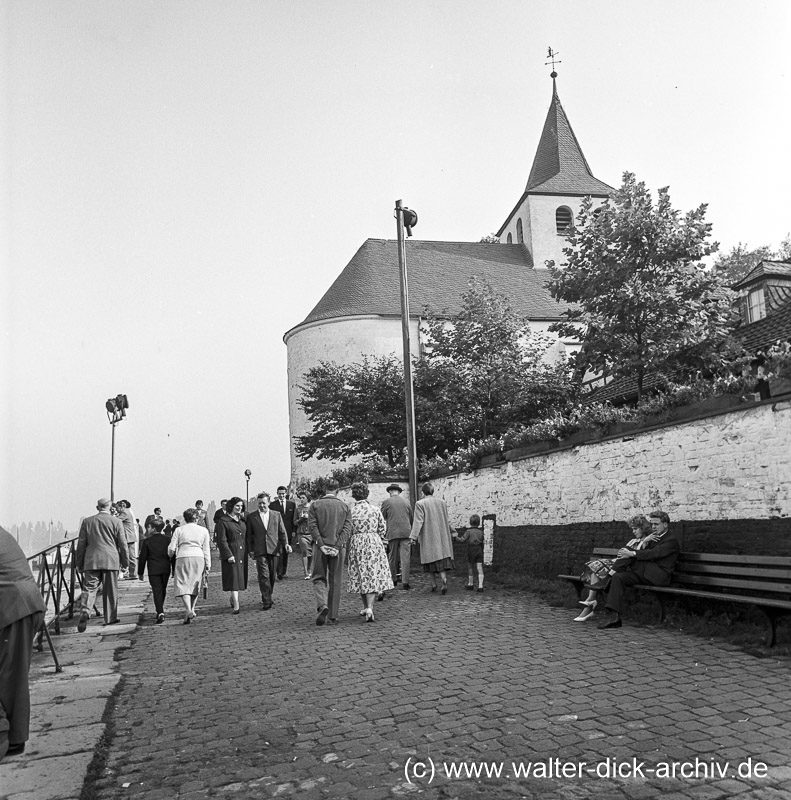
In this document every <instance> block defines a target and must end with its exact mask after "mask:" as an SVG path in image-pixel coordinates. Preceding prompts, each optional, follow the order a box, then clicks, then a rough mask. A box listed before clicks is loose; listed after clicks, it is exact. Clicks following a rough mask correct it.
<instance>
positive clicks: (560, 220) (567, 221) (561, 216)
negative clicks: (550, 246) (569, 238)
mask: <svg viewBox="0 0 791 800" xmlns="http://www.w3.org/2000/svg"><path fill="white" fill-rule="evenodd" d="M555 227H556V229H557V232H558V233H560V234H563V235H566V234H568V233H569V232H570V231H571V228H572V216H571V209H570V208H569V207H568V206H560V207H559V208H558V209H557V211H555Z"/></svg>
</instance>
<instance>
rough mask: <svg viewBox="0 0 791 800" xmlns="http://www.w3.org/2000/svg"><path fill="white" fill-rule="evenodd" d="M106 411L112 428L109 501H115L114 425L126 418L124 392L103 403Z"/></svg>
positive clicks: (126, 403) (127, 401)
mask: <svg viewBox="0 0 791 800" xmlns="http://www.w3.org/2000/svg"><path fill="white" fill-rule="evenodd" d="M104 408H105V410H106V411H107V419H108V421H109V422H110V425H111V426H112V429H113V435H112V445H111V449H110V502H111V503H113V502H115V426H116V425H117V424H118V423H119V422H120V421H121V420H122V419H125V418H126V409H127V408H129V400H127V398H126V395H125V394H118V395H116V396H115V397H111V398H110V399H109V400H107V402H106V403H105V404H104Z"/></svg>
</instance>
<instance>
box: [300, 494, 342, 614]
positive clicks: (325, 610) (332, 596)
mask: <svg viewBox="0 0 791 800" xmlns="http://www.w3.org/2000/svg"><path fill="white" fill-rule="evenodd" d="M339 488H340V486H339V484H338V481H336V480H334V479H330V480H329V481H327V493H326V494H325V495H324V497H322V498H320V499H319V500H314V501H313V502H312V503H311V504H310V511H309V516H308V533H309V534H310V538H311V541H312V542H313V567H312V570H311V574H310V579H311V581H312V582H313V594H314V595H315V597H316V609H317V611H318V612H319V615H318V616H317V617H316V625H323V624H324V623H325V622H326V621H327V617H329V618H330V622H337V620H338V609H339V608H340V605H341V582H342V581H343V558H344V555H345V553H344V548H345V547H346V542H348V541H349V537H350V536H351V534H352V513H351V511H350V510H349V507H348V506H347V505H346V503H344V502H343V500H341V499H340V498H339V497H338V489H339Z"/></svg>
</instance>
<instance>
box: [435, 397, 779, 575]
mask: <svg viewBox="0 0 791 800" xmlns="http://www.w3.org/2000/svg"><path fill="white" fill-rule="evenodd" d="M432 482H433V483H434V486H435V496H437V497H441V498H443V499H444V500H445V501H446V502H447V503H448V507H449V509H450V513H451V524H452V525H453V526H454V527H456V526H458V527H461V526H464V525H466V524H467V520H468V518H469V516H470V515H471V514H473V513H476V514H480V515H481V516H484V515H486V514H494V515H496V519H497V526H496V528H495V543H494V561H493V565H492V568H493V569H494V570H498V569H503V570H509V571H517V572H525V573H529V574H534V575H541V576H544V577H552V576H554V575H557V574H558V573H559V572H567V571H571V572H576V571H579V570H580V569H581V567H582V564H583V563H584V561H585V560H587V557H588V556H589V554H590V552H591V550H592V549H593V547H594V546H599V547H608V546H609V547H615V546H618V545H620V544H621V543H623V541H625V540H626V539H627V538H628V534H629V530H628V528H627V525H626V522H625V521H626V520H627V519H629V517H631V516H633V515H634V514H637V513H646V512H648V511H650V510H652V509H655V508H662V509H664V510H665V511H667V512H668V513H669V514H670V517H671V520H672V524H673V526H674V527H675V529H676V530H677V531H678V532H679V533H680V534H681V535H682V536H683V547H684V549H685V550H690V551H699V552H700V551H708V552H730V553H739V552H744V553H759V554H764V555H791V401H789V400H785V401H780V402H771V401H769V402H765V403H761V404H757V405H752V406H749V407H746V408H744V407H740V408H738V409H737V410H732V411H729V412H727V413H717V414H712V415H708V416H703V417H702V418H699V419H694V420H691V421H688V422H681V423H676V424H672V425H670V424H669V425H666V426H663V427H659V426H658V427H655V428H654V429H648V430H645V431H643V432H638V433H634V434H630V435H627V436H619V437H611V438H609V439H604V440H601V441H598V442H592V443H590V444H586V445H580V446H576V447H568V448H566V449H560V450H555V451H550V452H547V453H543V454H541V455H536V456H533V457H529V458H524V459H523V460H518V461H509V462H506V463H503V464H501V465H498V466H496V467H489V468H484V469H480V470H476V471H475V472H474V473H472V474H469V475H468V474H461V475H450V476H448V477H444V478H439V479H436V480H434V481H432ZM461 555H463V554H461ZM460 567H461V568H463V564H461V565H460Z"/></svg>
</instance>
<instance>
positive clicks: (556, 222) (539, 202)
mask: <svg viewBox="0 0 791 800" xmlns="http://www.w3.org/2000/svg"><path fill="white" fill-rule="evenodd" d="M551 77H552V102H551V103H550V105H549V111H548V112H547V118H546V120H545V121H544V130H543V131H542V132H541V139H540V140H539V143H538V149H537V150H536V155H535V158H534V159H533V166H532V168H531V170H530V177H528V179H527V186H526V187H525V191H524V193H523V194H522V196H521V197H520V198H519V202H518V203H517V204H516V207H515V208H514V210H513V211H512V212H511V213H510V214H509V216H508V218H507V219H506V221H505V222H504V223H503V225H502V226H501V227H500V230H499V231H497V235H498V236H499V237H500V241H501V242H502V243H503V244H512V243H513V244H522V245H523V246H524V247H525V249H526V250H527V252H528V254H529V256H530V259H531V261H532V265H533V266H534V267H539V268H543V267H544V262H546V261H547V260H550V259H551V260H553V261H554V262H555V264H556V265H558V266H559V265H560V264H562V263H563V261H564V255H563V248H564V247H565V245H566V235H567V234H568V231H569V229H570V227H571V226H572V225H573V224H574V219H575V218H576V216H577V212H578V211H579V210H580V207H581V205H582V199H583V198H584V197H586V196H588V195H590V196H591V197H594V198H600V199H602V200H604V199H605V198H607V197H609V196H610V195H611V194H612V192H613V191H614V189H613V188H612V186H608V185H607V184H606V183H604V182H603V181H600V180H598V178H594V177H593V173H592V172H591V169H590V167H589V166H588V162H587V161H586V160H585V156H584V155H583V154H582V148H581V147H580V145H579V142H578V141H577V137H576V136H575V135H574V131H573V130H572V128H571V124H570V123H569V120H568V117H567V116H566V112H565V111H564V110H563V106H562V105H561V103H560V98H559V97H558V90H557V84H556V78H557V72H555V71H554V70H553V71H552V76H551Z"/></svg>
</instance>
